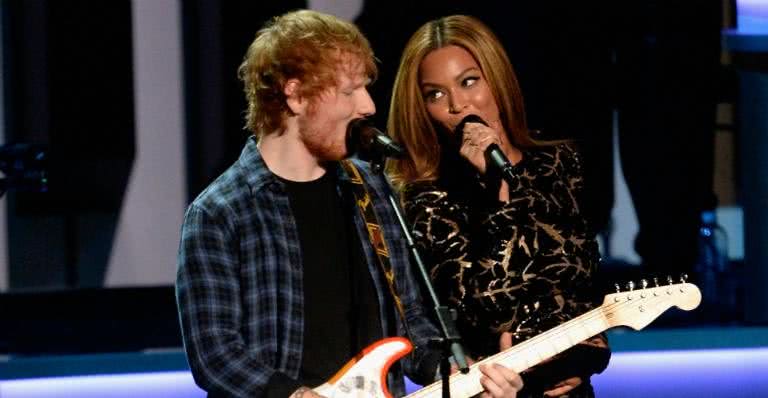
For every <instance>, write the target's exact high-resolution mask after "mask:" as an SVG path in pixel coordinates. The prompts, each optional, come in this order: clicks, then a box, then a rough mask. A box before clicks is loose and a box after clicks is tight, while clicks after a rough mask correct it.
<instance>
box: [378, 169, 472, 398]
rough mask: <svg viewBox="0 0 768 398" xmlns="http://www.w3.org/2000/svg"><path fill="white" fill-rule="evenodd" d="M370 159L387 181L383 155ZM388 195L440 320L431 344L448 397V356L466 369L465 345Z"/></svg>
mask: <svg viewBox="0 0 768 398" xmlns="http://www.w3.org/2000/svg"><path fill="white" fill-rule="evenodd" d="M370 163H371V169H372V170H373V172H374V173H376V174H377V175H379V177H380V178H381V179H382V180H383V182H384V183H385V184H387V185H388V184H389V181H387V179H386V177H385V176H384V173H383V169H384V157H383V156H377V157H375V158H374V159H371V160H370ZM387 196H388V198H387V199H388V200H389V204H390V205H391V206H392V210H393V211H394V212H395V215H396V216H397V222H398V223H399V224H400V228H401V229H402V231H403V236H404V237H405V241H406V245H407V246H408V249H409V250H410V253H411V257H412V258H413V261H414V262H415V263H416V268H417V269H418V270H419V273H420V274H421V278H422V280H423V282H424V286H425V287H426V289H427V292H428V293H429V297H430V301H431V303H432V304H433V305H434V310H435V315H436V316H437V321H438V324H439V325H438V326H439V329H440V332H441V334H442V337H438V338H435V339H434V340H433V341H432V342H431V343H432V344H434V345H435V346H438V347H440V351H441V354H442V356H441V358H440V378H441V379H442V386H443V388H442V390H443V394H442V396H443V398H450V396H451V389H450V375H451V363H450V357H451V355H453V359H454V360H455V361H456V364H457V365H458V367H459V370H460V371H461V373H468V372H469V366H468V365H467V359H466V358H465V356H464V349H463V348H462V346H461V343H460V341H461V335H459V331H458V329H457V328H456V324H455V322H454V320H455V318H456V316H455V314H456V312H455V311H454V310H451V309H449V308H448V307H446V306H444V305H441V304H440V300H439V299H438V298H437V294H436V293H435V288H434V286H433V285H432V282H431V280H430V279H429V273H427V269H426V267H425V266H424V262H423V261H422V259H421V256H420V255H419V251H418V248H417V247H416V242H414V240H413V236H412V235H411V232H410V229H409V228H408V224H407V223H406V222H405V218H404V217H403V215H402V213H401V212H400V205H399V204H398V201H397V200H396V199H395V197H394V195H393V194H392V193H390V194H389V195H387Z"/></svg>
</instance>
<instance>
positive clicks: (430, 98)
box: [424, 90, 443, 102]
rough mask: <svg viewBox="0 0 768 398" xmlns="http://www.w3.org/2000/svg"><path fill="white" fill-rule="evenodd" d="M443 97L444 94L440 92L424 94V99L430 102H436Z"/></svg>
mask: <svg viewBox="0 0 768 398" xmlns="http://www.w3.org/2000/svg"><path fill="white" fill-rule="evenodd" d="M442 97H443V93H442V92H441V91H439V90H432V91H428V92H427V93H426V94H424V98H426V100H427V101H429V102H435V101H437V100H439V99H440V98H442Z"/></svg>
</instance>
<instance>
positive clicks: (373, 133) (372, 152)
mask: <svg viewBox="0 0 768 398" xmlns="http://www.w3.org/2000/svg"><path fill="white" fill-rule="evenodd" d="M346 144H347V154H348V155H349V156H352V155H355V154H357V157H358V158H360V159H362V160H367V161H371V160H378V159H379V158H384V157H394V158H400V157H403V156H404V155H405V151H404V150H403V148H402V147H401V146H400V145H398V144H397V143H396V142H395V141H393V140H392V138H390V137H389V136H388V135H386V134H385V133H383V132H382V131H380V130H379V129H377V128H376V127H374V126H373V122H372V121H371V120H369V119H364V118H358V119H353V120H352V121H351V122H349V125H347V135H346Z"/></svg>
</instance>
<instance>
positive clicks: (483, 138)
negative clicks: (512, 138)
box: [459, 122, 501, 174]
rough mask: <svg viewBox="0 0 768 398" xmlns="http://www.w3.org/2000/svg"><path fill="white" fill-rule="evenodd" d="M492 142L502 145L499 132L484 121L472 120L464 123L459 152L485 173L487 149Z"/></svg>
mask: <svg viewBox="0 0 768 398" xmlns="http://www.w3.org/2000/svg"><path fill="white" fill-rule="evenodd" d="M491 144H496V145H498V146H499V147H501V140H500V138H499V133H498V132H497V131H496V130H494V129H493V128H491V127H489V126H486V125H484V124H482V123H474V122H470V123H467V124H465V125H464V134H463V135H462V141H461V147H460V148H459V154H461V156H462V157H464V158H465V159H467V160H468V161H469V163H471V164H472V165H473V166H475V168H476V169H477V170H478V171H480V173H483V174H485V171H486V168H487V165H486V164H485V150H486V149H488V146H490V145H491Z"/></svg>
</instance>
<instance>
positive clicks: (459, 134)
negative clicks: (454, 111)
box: [453, 115, 488, 144]
mask: <svg viewBox="0 0 768 398" xmlns="http://www.w3.org/2000/svg"><path fill="white" fill-rule="evenodd" d="M467 123H480V124H483V125H486V126H487V125H488V123H486V122H485V120H483V118H481V117H480V116H477V115H467V116H464V119H461V121H460V122H459V124H458V125H456V128H455V129H454V130H453V135H454V137H455V138H456V142H457V143H459V144H461V141H462V140H463V138H464V126H466V124H467Z"/></svg>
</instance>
